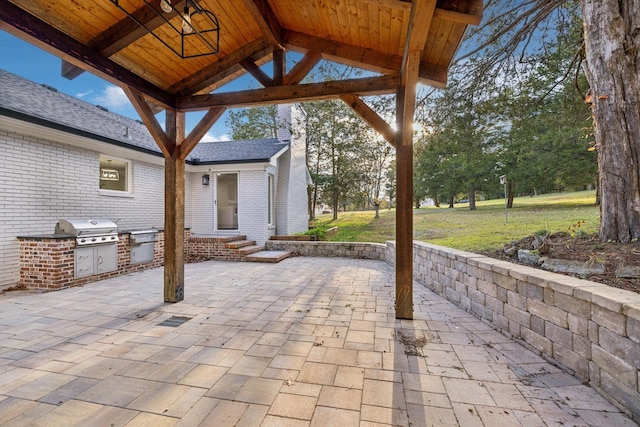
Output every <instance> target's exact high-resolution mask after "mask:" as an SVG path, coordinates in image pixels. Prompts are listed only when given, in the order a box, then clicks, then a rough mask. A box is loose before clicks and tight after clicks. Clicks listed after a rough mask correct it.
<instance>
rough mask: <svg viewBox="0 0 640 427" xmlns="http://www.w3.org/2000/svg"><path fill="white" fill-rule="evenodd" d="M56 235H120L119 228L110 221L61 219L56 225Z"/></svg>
mask: <svg viewBox="0 0 640 427" xmlns="http://www.w3.org/2000/svg"><path fill="white" fill-rule="evenodd" d="M55 234H66V235H70V236H97V235H101V234H118V226H117V225H116V223H115V222H113V221H111V220H109V219H61V220H59V221H58V223H57V224H56V230H55Z"/></svg>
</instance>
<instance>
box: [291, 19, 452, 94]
mask: <svg viewBox="0 0 640 427" xmlns="http://www.w3.org/2000/svg"><path fill="white" fill-rule="evenodd" d="M427 33H428V31H427ZM427 33H425V37H426V34H427ZM283 34H284V41H285V45H286V47H287V49H291V50H293V51H296V52H308V51H318V52H322V58H324V59H326V60H329V61H334V62H338V63H340V64H345V65H349V66H353V67H356V68H362V69H365V70H369V71H374V72H376V73H381V74H397V73H399V72H400V68H401V67H402V56H400V55H389V54H384V53H381V52H377V51H374V50H371V49H366V48H363V47H359V46H352V45H348V44H344V43H339V42H336V41H334V40H329V39H323V38H321V37H314V36H309V35H306V34H302V33H298V32H295V31H287V30H285V31H284V32H283ZM447 74H448V68H447V67H446V66H443V65H438V64H431V63H428V62H423V63H421V64H420V74H419V78H420V83H423V84H427V85H429V86H435V87H444V85H445V84H446V83H447Z"/></svg>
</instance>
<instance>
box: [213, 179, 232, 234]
mask: <svg viewBox="0 0 640 427" xmlns="http://www.w3.org/2000/svg"><path fill="white" fill-rule="evenodd" d="M215 190H216V191H215V195H214V202H213V203H214V212H215V215H214V221H215V229H216V230H220V231H225V230H237V229H238V174H237V173H218V174H216V175H215Z"/></svg>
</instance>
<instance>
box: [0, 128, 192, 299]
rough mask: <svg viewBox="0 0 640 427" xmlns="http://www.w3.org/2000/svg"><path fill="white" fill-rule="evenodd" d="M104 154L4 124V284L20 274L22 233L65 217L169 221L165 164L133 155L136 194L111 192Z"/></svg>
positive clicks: (140, 224) (142, 223)
mask: <svg viewBox="0 0 640 427" xmlns="http://www.w3.org/2000/svg"><path fill="white" fill-rule="evenodd" d="M99 155H100V153H99V152H97V151H91V150H87V149H82V148H75V147H72V146H68V145H64V144H60V143H57V142H52V141H48V140H45V139H37V138H32V137H29V136H24V135H18V134H15V133H11V132H5V131H1V130H0V258H1V259H2V262H1V263H0V288H2V287H6V286H10V285H14V284H16V283H17V282H18V279H19V262H20V261H19V242H18V239H16V237H17V236H20V235H36V234H51V233H53V231H54V227H55V225H56V223H57V222H58V220H59V219H61V218H91V217H93V218H108V219H111V220H116V219H121V221H118V225H119V226H120V227H121V228H122V229H132V228H150V227H154V226H155V227H160V228H161V227H162V226H163V225H164V214H163V212H164V170H163V167H162V166H158V165H153V164H149V163H145V162H143V161H133V163H132V169H133V170H132V172H133V177H132V179H133V195H132V196H131V197H113V196H105V195H101V194H100V191H99V188H98V182H99V181H98V176H99ZM120 157H123V156H120ZM185 209H186V210H188V211H189V210H190V204H189V203H187V206H186V208H185ZM186 219H187V220H186V224H187V225H188V224H189V221H188V217H187V218H186Z"/></svg>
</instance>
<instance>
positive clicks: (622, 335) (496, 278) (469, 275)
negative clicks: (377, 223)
mask: <svg viewBox="0 0 640 427" xmlns="http://www.w3.org/2000/svg"><path fill="white" fill-rule="evenodd" d="M267 246H268V249H273V250H276V249H277V250H289V251H293V252H296V253H298V254H300V255H305V256H340V257H354V258H369V259H379V260H383V261H386V262H388V263H389V264H391V265H394V264H395V243H394V242H387V244H386V245H381V244H373V243H341V242H282V241H280V242H267ZM414 279H415V280H416V281H419V282H420V283H422V284H424V285H425V286H427V287H428V288H429V289H431V290H433V291H434V292H436V293H437V294H439V295H441V296H443V297H444V298H446V299H447V300H449V301H451V302H453V303H454V304H456V305H457V306H458V307H461V308H462V309H464V310H466V311H467V312H470V313H473V314H474V315H475V316H476V317H478V318H479V319H482V321H485V322H487V323H490V324H492V325H493V326H494V327H495V328H496V329H498V330H499V331H501V332H502V333H504V334H505V335H508V336H510V337H512V338H513V339H515V340H517V341H519V342H521V343H523V344H524V345H525V346H527V347H529V348H531V349H533V350H534V351H536V352H537V353H538V354H541V355H542V356H544V357H546V358H548V359H550V360H553V361H555V362H556V363H557V364H559V365H560V366H562V367H564V368H565V369H567V370H569V371H571V372H572V373H573V374H574V375H575V376H576V377H577V378H579V379H581V380H583V381H585V382H588V383H589V384H590V385H591V386H592V387H593V388H594V389H596V390H597V391H599V392H600V393H601V394H602V395H603V396H605V397H606V398H608V399H609V400H611V401H612V402H613V403H615V404H617V405H618V406H619V407H621V408H624V409H626V411H627V412H628V414H629V415H630V416H632V417H633V418H634V420H636V421H640V295H638V294H636V293H633V292H630V291H624V290H620V289H616V288H612V287H609V286H606V285H602V284H599V283H595V282H590V281H588V280H582V279H577V278H574V277H570V276H565V275H561V274H556V273H551V272H548V271H543V270H538V269H535V268H532V267H527V266H522V265H518V264H513V263H510V262H506V261H500V260H496V259H493V258H489V257H485V256H483V255H478V254H473V253H470V252H464V251H458V250H455V249H449V248H445V247H441V246H436V245H431V244H427V243H422V242H414Z"/></svg>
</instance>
